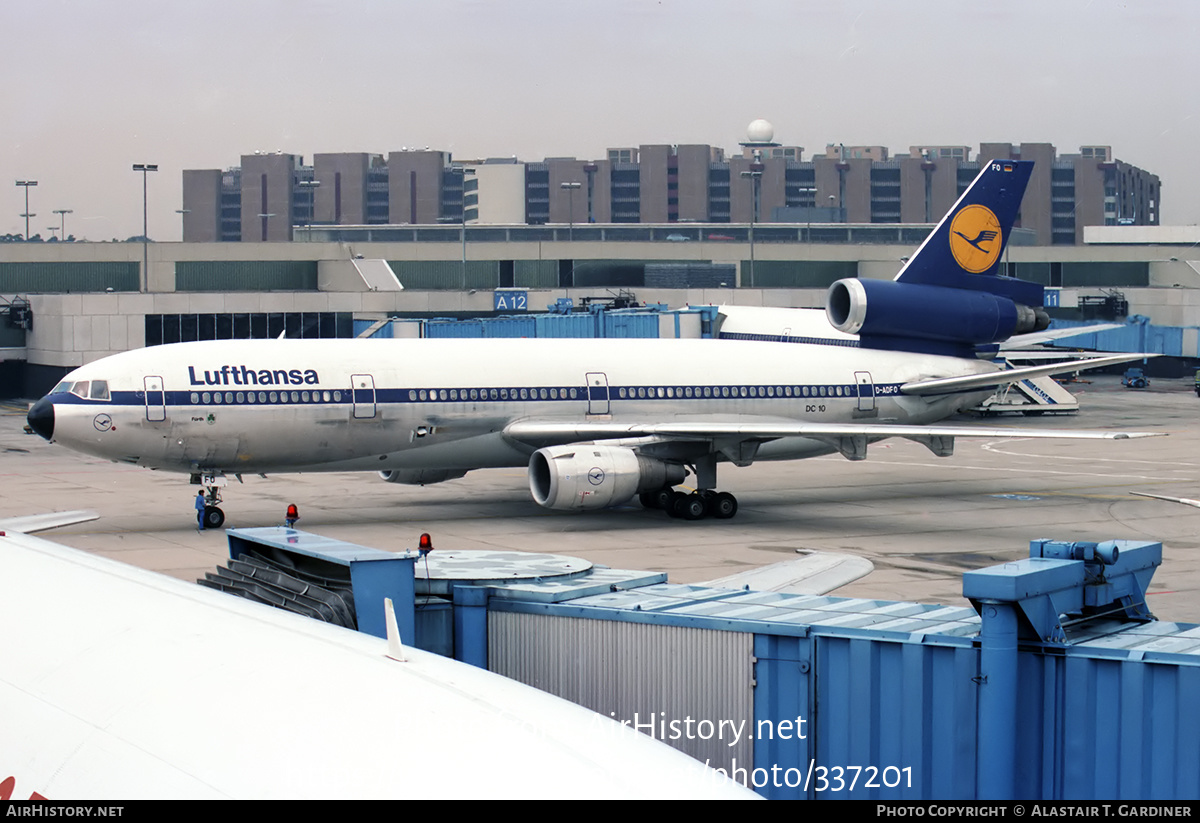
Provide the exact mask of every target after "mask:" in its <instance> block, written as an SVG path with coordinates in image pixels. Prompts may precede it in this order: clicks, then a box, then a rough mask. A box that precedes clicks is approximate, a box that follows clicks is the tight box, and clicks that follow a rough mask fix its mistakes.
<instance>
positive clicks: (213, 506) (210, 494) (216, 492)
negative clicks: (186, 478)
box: [192, 474, 225, 529]
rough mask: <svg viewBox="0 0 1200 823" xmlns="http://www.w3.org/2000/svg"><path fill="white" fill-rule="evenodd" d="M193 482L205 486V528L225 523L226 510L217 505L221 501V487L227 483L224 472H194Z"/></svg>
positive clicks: (219, 526) (214, 527)
mask: <svg viewBox="0 0 1200 823" xmlns="http://www.w3.org/2000/svg"><path fill="white" fill-rule="evenodd" d="M192 483H193V484H195V485H198V486H201V487H203V488H204V528H206V529H219V528H221V526H223V525H225V512H223V511H221V508H220V507H219V506H218V505H217V504H218V503H220V502H221V488H222V487H223V486H224V485H225V475H223V474H193V475H192Z"/></svg>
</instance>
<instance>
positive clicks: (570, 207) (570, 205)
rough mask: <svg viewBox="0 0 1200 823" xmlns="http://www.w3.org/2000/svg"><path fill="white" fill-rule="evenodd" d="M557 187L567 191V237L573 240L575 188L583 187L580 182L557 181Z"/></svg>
mask: <svg viewBox="0 0 1200 823" xmlns="http://www.w3.org/2000/svg"><path fill="white" fill-rule="evenodd" d="M558 185H559V188H562V189H565V190H566V192H567V239H568V240H571V241H574V240H575V190H576V189H580V188H583V184H582V183H559V184H558Z"/></svg>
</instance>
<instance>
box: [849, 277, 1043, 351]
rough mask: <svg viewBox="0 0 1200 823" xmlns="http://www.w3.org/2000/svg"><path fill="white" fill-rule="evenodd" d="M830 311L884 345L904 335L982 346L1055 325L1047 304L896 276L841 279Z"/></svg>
mask: <svg viewBox="0 0 1200 823" xmlns="http://www.w3.org/2000/svg"><path fill="white" fill-rule="evenodd" d="M825 313H826V315H827V316H828V318H829V322H830V324H831V325H832V326H833V327H834V328H836V329H837V330H838V331H841V332H845V333H847V334H857V335H859V337H860V339H862V341H863V343H864V345H867V346H872V345H875V346H876V347H879V348H893V347H894V346H893V345H889V344H891V343H892V342H893V341H895V340H904V339H915V340H924V341H931V342H933V343H941V344H953V345H956V346H976V345H982V344H987V343H998V342H1000V341H1001V340H1007V339H1008V338H1009V337H1011V336H1013V335H1014V334H1026V333H1028V332H1034V331H1041V330H1042V329H1045V328H1047V327H1048V326H1049V325H1050V317H1049V316H1048V315H1047V314H1046V312H1045V311H1044V310H1042V309H1041V308H1036V309H1035V308H1030V307H1029V306H1025V305H1022V304H1020V303H1017V302H1015V301H1013V300H1011V299H1009V298H1008V297H1004V296H1001V295H998V294H992V293H990V292H987V291H975V290H971V289H955V288H949V287H946V286H931V285H923V284H917V283H903V282H897V281H894V280H859V279H854V278H848V279H845V280H839V281H837V282H836V283H834V284H833V285H832V286H830V287H829V295H828V298H827V299H826V303H825Z"/></svg>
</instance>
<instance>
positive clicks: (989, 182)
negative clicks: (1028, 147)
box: [896, 160, 1042, 306]
mask: <svg viewBox="0 0 1200 823" xmlns="http://www.w3.org/2000/svg"><path fill="white" fill-rule="evenodd" d="M1032 171H1033V161H1032V160H1025V161H1021V160H993V161H991V162H990V163H987V164H985V165H984V167H983V170H982V171H980V172H979V174H978V176H976V178H975V180H974V182H972V183H971V185H970V186H968V187H967V190H966V191H965V192H963V194H962V196H961V197H960V198H958V202H957V203H955V204H954V207H953V208H952V209H950V211H949V212H947V213H946V216H945V217H943V218H942V222H940V223H938V225H937V228H936V229H934V230H933V233H932V234H930V235H929V236H928V237H927V238H925V242H924V243H922V244H921V246H920V248H918V249H917V251H916V253H915V254H913V256H912V257H911V258H909V261H908V263H906V264H905V266H904V268H902V269H901V270H900V273H899V274H898V275H896V280H897V282H901V283H911V284H916V285H927V286H945V287H948V288H954V289H969V290H973V291H986V292H990V293H992V294H997V295H1002V296H1004V297H1008V298H1010V299H1012V300H1014V301H1015V302H1017V303H1021V304H1023V305H1026V306H1040V305H1041V304H1042V295H1041V292H1042V287H1041V285H1039V284H1036V283H1027V282H1025V281H1021V280H1015V279H1013V278H1009V277H998V276H997V271H998V270H999V266H1000V260H1001V257H1002V255H1003V253H1004V247H1005V246H1006V245H1007V244H1008V240H1009V235H1010V233H1011V232H1012V227H1013V223H1015V222H1016V220H1017V213H1018V211H1019V210H1020V208H1021V200H1022V199H1023V198H1024V197H1025V187H1026V185H1027V184H1028V183H1029V175H1030V174H1031V173H1032Z"/></svg>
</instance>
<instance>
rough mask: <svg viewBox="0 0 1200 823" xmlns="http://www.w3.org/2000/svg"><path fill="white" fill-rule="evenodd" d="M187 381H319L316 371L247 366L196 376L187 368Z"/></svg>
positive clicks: (264, 383)
mask: <svg viewBox="0 0 1200 823" xmlns="http://www.w3.org/2000/svg"><path fill="white" fill-rule="evenodd" d="M188 379H189V380H190V382H191V384H192V385H193V386H303V385H309V386H316V385H319V383H320V380H319V378H318V377H317V372H316V369H304V370H303V371H302V370H300V369H252V368H250V367H249V366H222V367H221V368H219V369H215V370H213V371H209V370H208V369H205V370H203V371H202V372H200V373H199V374H197V371H196V367H195V366H188Z"/></svg>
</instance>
